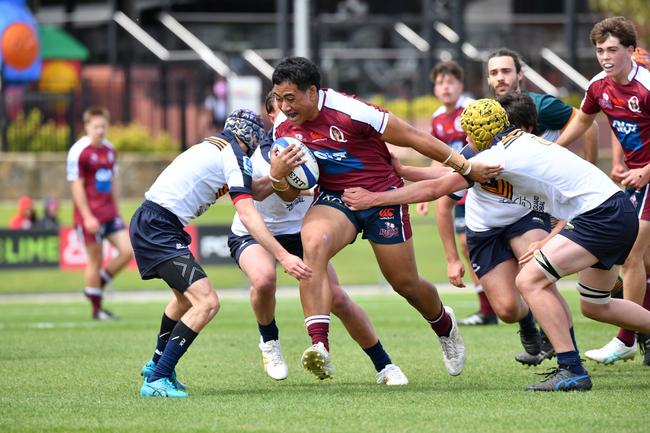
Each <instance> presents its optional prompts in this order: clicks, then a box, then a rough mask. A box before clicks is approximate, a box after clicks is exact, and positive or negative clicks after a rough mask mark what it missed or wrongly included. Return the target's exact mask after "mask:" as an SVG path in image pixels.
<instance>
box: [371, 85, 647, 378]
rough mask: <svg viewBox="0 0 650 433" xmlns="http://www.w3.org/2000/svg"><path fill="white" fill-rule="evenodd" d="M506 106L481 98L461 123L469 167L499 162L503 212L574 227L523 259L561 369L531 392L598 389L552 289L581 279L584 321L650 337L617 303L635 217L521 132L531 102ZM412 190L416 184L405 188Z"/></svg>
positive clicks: (435, 184)
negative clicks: (533, 214)
mask: <svg viewBox="0 0 650 433" xmlns="http://www.w3.org/2000/svg"><path fill="white" fill-rule="evenodd" d="M499 101H501V102H502V103H503V104H504V106H502V105H501V104H500V103H499V102H497V101H494V100H491V99H481V100H478V101H476V102H474V103H473V104H471V105H470V106H469V107H467V109H466V110H465V111H464V112H463V115H462V118H461V125H462V127H463V129H464V130H465V132H467V137H468V140H467V141H468V144H469V145H470V146H471V147H472V148H473V149H474V150H475V151H477V152H479V153H478V154H477V155H476V156H475V157H474V158H472V160H476V161H481V162H483V163H486V162H488V163H498V164H499V165H500V166H501V167H502V168H503V172H502V173H501V174H500V175H499V176H498V177H497V178H496V179H495V180H494V181H493V182H491V183H490V184H489V185H487V187H488V188H493V191H494V194H495V195H498V196H499V197H500V199H501V200H502V201H503V203H504V205H509V204H517V205H520V206H523V207H524V208H531V209H534V210H537V211H540V212H547V213H549V214H551V215H553V216H555V217H557V218H560V219H562V220H565V221H567V223H566V225H565V226H564V227H563V228H562V229H561V230H560V231H559V233H557V234H554V235H553V236H549V237H548V238H547V239H545V240H544V241H543V242H540V243H536V244H533V245H531V247H529V249H528V251H527V252H526V253H525V254H524V255H523V256H522V257H520V259H519V263H520V264H521V265H522V269H521V271H519V273H518V275H517V277H516V285H517V288H518V289H519V291H520V292H521V294H522V295H523V297H524V299H525V301H526V303H527V304H528V305H529V306H530V309H531V310H532V312H533V314H534V315H535V317H536V318H537V320H538V321H539V323H540V325H541V326H542V327H543V328H544V330H545V332H546V335H547V336H548V338H549V339H550V341H551V343H552V344H553V347H554V348H555V350H556V352H557V360H558V367H557V368H556V369H554V370H553V371H552V372H550V373H549V374H548V376H547V377H546V378H545V379H544V380H542V381H541V382H538V383H533V384H531V385H528V386H527V388H526V389H528V390H531V391H586V390H589V389H591V387H592V381H591V376H590V375H589V373H588V372H587V371H586V370H585V369H584V367H583V365H582V362H581V359H580V352H579V351H578V348H577V345H576V342H575V338H574V336H573V335H572V332H571V314H570V311H569V310H568V307H567V304H566V301H565V300H564V298H563V297H562V295H561V294H560V293H559V292H558V291H557V290H556V289H555V285H554V283H555V282H556V281H557V280H558V279H560V278H562V277H563V276H566V275H570V274H574V273H577V274H578V283H577V288H578V291H579V293H580V308H581V311H582V313H583V314H584V315H585V316H587V317H589V318H591V319H594V320H596V321H599V322H604V323H611V324H617V325H619V326H625V327H628V329H633V330H636V331H641V332H648V330H650V312H648V311H647V310H645V309H644V308H643V307H641V306H640V305H637V304H635V303H634V302H631V301H628V300H623V299H612V298H611V296H610V289H611V288H612V287H613V286H614V282H615V281H616V278H617V275H618V268H619V266H620V265H621V264H623V263H624V261H625V259H626V257H627V255H628V254H629V252H630V250H631V249H632V245H633V244H634V241H635V238H636V235H637V231H638V227H639V225H638V220H637V218H636V212H635V210H634V206H633V205H632V204H631V203H630V201H629V200H628V199H627V198H626V196H625V194H624V193H623V192H622V191H620V190H619V188H618V187H617V186H616V185H615V184H614V183H613V182H612V181H611V180H610V179H609V177H607V175H605V174H604V173H603V172H602V171H600V169H598V168H597V167H595V166H594V165H592V164H590V163H588V162H587V161H585V160H583V159H582V158H580V157H578V156H577V155H575V154H573V153H572V152H570V151H568V150H567V149H565V148H563V147H561V146H559V145H557V144H555V143H552V142H550V141H547V140H545V139H542V138H540V137H537V136H535V135H533V134H530V133H528V132H526V131H525V130H522V129H518V128H516V126H519V125H520V124H522V120H521V119H526V118H528V117H529V116H530V113H531V112H535V111H534V104H533V102H532V100H531V99H530V97H528V96H526V95H522V94H507V95H504V96H502V97H501V98H499ZM504 107H505V108H504ZM510 122H512V123H513V126H510V125H509V123H510ZM558 161H562V163H561V164H560V163H558ZM452 176H454V177H455V178H456V179H453V178H452ZM470 183H471V182H470V181H468V180H465V181H464V185H463V182H460V181H458V176H456V174H451V175H448V176H444V177H442V178H440V179H437V180H429V181H425V182H420V185H418V184H414V185H416V187H415V188H413V189H414V190H415V189H417V190H423V189H426V190H427V191H426V192H427V193H428V195H429V196H433V195H435V193H436V191H438V192H439V191H442V190H446V189H445V188H447V189H452V190H453V188H458V187H462V186H469V185H470ZM425 184H427V185H425ZM409 187H412V185H409V186H408V187H405V188H404V189H406V188H409ZM388 193H391V194H392V193H395V194H394V196H393V197H392V198H391V200H390V201H391V202H393V201H404V200H407V199H410V198H415V199H421V197H411V196H415V194H413V191H411V192H410V193H409V192H406V194H405V192H404V191H401V192H400V191H399V190H395V191H390V192H388ZM388 193H386V194H388ZM409 194H410V195H409ZM422 194H424V193H422ZM385 199H386V198H385V197H384V200H385Z"/></svg>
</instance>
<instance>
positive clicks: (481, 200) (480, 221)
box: [465, 183, 532, 232]
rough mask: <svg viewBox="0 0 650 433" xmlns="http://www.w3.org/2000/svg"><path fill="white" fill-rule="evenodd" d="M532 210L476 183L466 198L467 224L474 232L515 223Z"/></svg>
mask: <svg viewBox="0 0 650 433" xmlns="http://www.w3.org/2000/svg"><path fill="white" fill-rule="evenodd" d="M531 211H532V209H529V208H526V207H523V206H520V205H518V204H516V203H512V202H508V201H505V200H503V198H502V197H500V196H499V195H496V194H494V193H493V192H490V191H488V190H486V189H484V188H483V187H482V186H481V185H479V184H478V183H475V184H474V186H473V187H472V188H470V189H469V191H468V193H467V198H466V199H465V225H466V226H467V228H468V229H470V230H471V231H473V232H485V231H488V230H490V229H494V228H498V227H505V226H509V225H510V224H514V223H516V222H517V221H519V220H520V219H521V218H523V217H524V216H526V215H527V214H528V213H530V212H531Z"/></svg>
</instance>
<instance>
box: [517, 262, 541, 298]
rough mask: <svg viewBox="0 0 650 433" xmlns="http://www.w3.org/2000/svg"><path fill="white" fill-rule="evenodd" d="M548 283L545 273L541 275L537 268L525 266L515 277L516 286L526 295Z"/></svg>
mask: <svg viewBox="0 0 650 433" xmlns="http://www.w3.org/2000/svg"><path fill="white" fill-rule="evenodd" d="M547 283H548V280H547V279H546V278H545V277H544V276H543V275H539V274H538V273H537V272H536V269H535V268H533V269H531V268H529V267H524V269H522V270H521V271H519V273H518V274H517V276H516V277H515V286H516V287H517V290H518V291H519V292H520V293H522V294H524V295H525V294H526V293H529V292H532V291H535V290H538V289H539V288H540V287H541V286H542V285H544V284H547Z"/></svg>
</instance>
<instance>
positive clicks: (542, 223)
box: [532, 217, 544, 226]
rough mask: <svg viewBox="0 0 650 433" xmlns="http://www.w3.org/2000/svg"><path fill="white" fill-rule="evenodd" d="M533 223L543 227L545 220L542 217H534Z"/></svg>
mask: <svg viewBox="0 0 650 433" xmlns="http://www.w3.org/2000/svg"><path fill="white" fill-rule="evenodd" d="M532 222H534V223H535V224H539V225H542V226H543V225H544V220H543V219H541V218H540V217H533V219H532Z"/></svg>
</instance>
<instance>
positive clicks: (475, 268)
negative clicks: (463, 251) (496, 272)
mask: <svg viewBox="0 0 650 433" xmlns="http://www.w3.org/2000/svg"><path fill="white" fill-rule="evenodd" d="M472 269H473V270H474V273H477V272H478V271H480V270H481V265H478V264H476V263H472Z"/></svg>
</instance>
